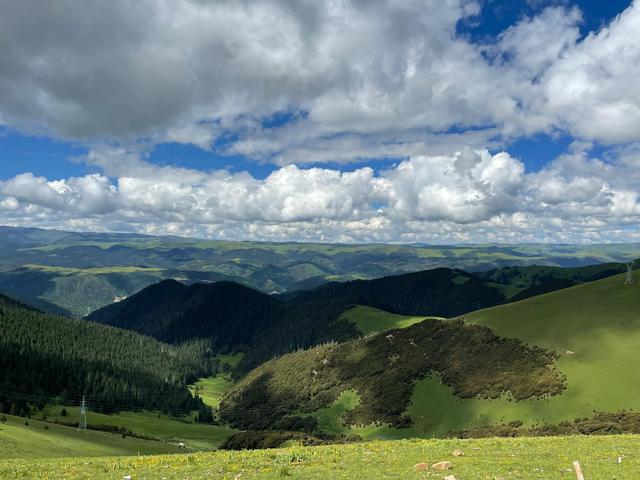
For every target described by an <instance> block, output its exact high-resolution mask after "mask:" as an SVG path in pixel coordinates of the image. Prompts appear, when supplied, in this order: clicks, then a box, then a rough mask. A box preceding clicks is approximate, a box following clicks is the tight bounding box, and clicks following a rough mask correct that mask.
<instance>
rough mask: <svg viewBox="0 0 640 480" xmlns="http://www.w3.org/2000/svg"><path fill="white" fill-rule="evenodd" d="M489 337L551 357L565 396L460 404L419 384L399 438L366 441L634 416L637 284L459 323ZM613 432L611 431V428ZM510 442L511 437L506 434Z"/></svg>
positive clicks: (604, 283)
mask: <svg viewBox="0 0 640 480" xmlns="http://www.w3.org/2000/svg"><path fill="white" fill-rule="evenodd" d="M462 318H463V319H464V320H465V322H468V323H475V324H479V325H483V326H487V327H489V328H491V329H492V331H493V332H494V333H496V334H497V335H500V336H504V337H507V338H517V339H519V340H521V341H522V342H525V343H526V344H528V345H537V346H540V347H543V348H545V349H549V350H554V351H556V352H557V353H558V354H559V355H560V357H559V358H558V360H557V361H556V366H557V368H558V369H559V371H560V372H562V373H563V374H564V375H565V376H566V386H567V388H566V390H565V391H564V392H563V393H562V394H561V395H557V396H553V397H550V398H546V399H531V400H527V401H524V402H513V401H510V400H509V399H508V398H500V399H493V400H485V399H478V398H473V399H461V398H459V397H458V396H456V395H455V394H454V392H453V391H452V389H451V388H449V387H447V386H444V385H442V383H441V382H440V381H439V380H438V379H437V378H435V377H428V378H426V379H424V380H421V381H419V382H418V383H417V384H416V387H415V389H414V391H413V395H412V400H411V405H410V406H409V408H408V410H407V413H408V414H409V415H410V416H411V418H412V419H413V421H414V425H413V426H412V427H411V428H410V429H409V430H407V431H406V432H400V431H398V430H393V429H388V428H379V427H376V428H371V429H368V430H365V431H364V432H363V433H364V434H365V435H384V436H389V437H396V436H405V435H417V436H431V435H438V436H444V435H447V434H448V433H449V432H460V431H462V430H469V429H475V428H479V427H483V426H487V425H496V424H508V423H510V422H523V427H531V426H535V425H543V424H549V425H555V424H558V423H560V422H563V421H573V419H576V418H591V417H592V416H593V415H594V412H618V411H622V410H634V411H638V409H640V373H639V372H640V356H638V355H637V353H636V352H637V346H638V345H640V284H638V283H635V284H633V285H624V275H622V276H621V275H618V276H614V277H610V278H606V279H603V280H599V281H596V282H593V283H587V284H583V285H579V286H576V287H572V288H569V289H565V290H560V291H557V292H553V293H549V294H545V295H541V296H538V297H533V298H530V299H526V300H523V301H520V302H516V303H511V304H508V305H501V306H498V307H493V308H489V309H485V310H480V311H478V312H474V313H471V314H467V315H464V316H463V317H462ZM611 428H613V431H615V428H616V427H615V426H613V425H612V426H611ZM511 434H512V433H511Z"/></svg>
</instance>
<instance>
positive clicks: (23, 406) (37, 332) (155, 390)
mask: <svg viewBox="0 0 640 480" xmlns="http://www.w3.org/2000/svg"><path fill="white" fill-rule="evenodd" d="M0 332H2V335H1V336H0V365H2V368H1V369H0V409H1V410H2V411H4V412H6V413H9V412H11V413H14V412H15V413H17V414H27V413H29V408H30V407H31V406H32V405H33V404H36V405H37V404H40V403H42V401H41V400H40V398H41V397H42V398H44V399H50V398H51V397H55V396H59V397H60V400H62V401H64V402H69V401H77V400H78V399H79V398H80V397H81V396H82V395H87V396H88V397H89V399H90V400H91V402H92V405H94V406H95V408H98V409H101V410H105V411H108V410H117V409H118V408H120V407H119V406H121V408H125V409H126V408H140V407H146V408H158V409H164V410H166V411H179V412H186V411H190V410H196V409H198V408H200V407H203V405H202V403H201V402H200V400H198V399H194V398H193V397H192V396H191V394H190V393H189V390H188V388H187V385H188V384H189V383H191V382H192V381H194V380H196V379H197V378H199V377H200V376H204V375H209V374H211V373H213V372H214V371H215V363H214V361H213V359H212V358H211V356H210V355H208V354H207V348H206V346H205V345H203V344H198V343H191V344H188V345H183V346H171V345H168V344H164V343H161V342H158V341H157V340H154V339H152V338H149V337H145V336H142V335H139V334H136V333H134V332H131V331H126V330H121V329H117V328H113V327H108V326H104V325H99V324H95V323H89V322H85V321H83V320H74V319H69V318H63V317H54V316H50V315H46V314H43V313H40V312H39V311H37V310H34V309H32V308H29V307H26V306H25V305H23V304H21V303H19V302H16V301H14V300H12V299H10V298H8V297H5V296H2V295H0Z"/></svg>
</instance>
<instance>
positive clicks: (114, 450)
mask: <svg viewBox="0 0 640 480" xmlns="http://www.w3.org/2000/svg"><path fill="white" fill-rule="evenodd" d="M5 418H6V421H5V422H2V423H0V458H3V459H17V458H25V459H30V460H33V458H46V457H50V458H56V457H77V456H82V457H93V456H111V455H112V456H118V455H138V454H143V455H151V454H160V453H179V452H180V450H179V449H178V447H177V446H176V445H171V444H169V443H162V442H158V441H151V440H142V439H139V438H134V437H125V438H123V437H122V436H121V435H114V434H112V433H108V432H97V431H93V430H87V431H81V430H78V429H77V428H73V427H66V426H63V425H56V424H52V423H46V422H41V421H38V420H33V419H30V420H28V422H27V423H28V425H25V419H24V418H22V417H15V416H11V415H5ZM4 478H11V477H10V476H8V477H4Z"/></svg>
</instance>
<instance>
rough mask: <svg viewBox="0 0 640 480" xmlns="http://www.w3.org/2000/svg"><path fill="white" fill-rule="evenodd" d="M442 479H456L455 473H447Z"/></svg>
mask: <svg viewBox="0 0 640 480" xmlns="http://www.w3.org/2000/svg"><path fill="white" fill-rule="evenodd" d="M442 480H456V477H454V476H453V475H447V476H446V477H442Z"/></svg>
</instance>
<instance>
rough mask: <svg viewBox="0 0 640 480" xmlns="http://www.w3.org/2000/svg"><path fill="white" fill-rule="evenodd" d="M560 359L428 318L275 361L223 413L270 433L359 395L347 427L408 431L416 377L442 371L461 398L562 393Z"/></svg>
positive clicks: (251, 377) (254, 374) (246, 381)
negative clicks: (288, 420) (295, 417)
mask: <svg viewBox="0 0 640 480" xmlns="http://www.w3.org/2000/svg"><path fill="white" fill-rule="evenodd" d="M555 358H556V354H555V353H554V352H550V351H547V350H543V349H541V348H537V347H529V346H526V345H523V344H522V343H521V342H520V341H518V340H515V339H508V338H501V337H498V336H497V335H495V334H494V333H493V332H492V331H491V330H490V329H489V328H487V327H484V326H480V325H469V324H465V323H463V322H462V321H439V320H427V321H424V322H422V323H419V324H416V325H413V326H411V327H409V328H405V329H400V330H392V331H388V332H385V333H382V334H378V335H375V336H372V337H367V338H362V339H358V340H352V341H349V342H345V343H341V344H328V345H323V346H319V347H316V348H312V349H310V350H304V351H298V352H294V353H291V354H288V355H285V356H283V357H280V358H277V359H274V360H271V361H269V362H267V363H265V364H263V365H261V366H260V367H258V368H256V369H254V370H253V371H251V372H250V373H249V374H248V375H247V376H245V377H244V378H243V379H242V380H241V381H240V382H239V383H238V384H237V385H236V387H235V388H234V389H233V390H232V391H231V392H229V394H228V395H227V396H226V397H225V398H224V399H223V400H222V402H221V405H220V412H219V413H220V417H221V418H222V420H224V421H227V422H229V423H230V424H231V425H233V426H235V427H238V428H243V429H253V430H260V429H268V428H271V427H272V426H273V425H276V424H278V423H281V422H282V418H283V417H286V416H289V415H292V414H295V413H298V414H300V413H305V412H313V411H315V410H317V409H319V408H323V407H326V406H328V405H330V404H331V403H333V402H334V401H335V400H336V399H337V398H338V397H339V395H340V394H341V392H343V391H345V390H355V391H357V392H358V394H359V395H360V398H361V402H360V404H359V405H358V406H356V408H355V409H353V410H351V411H350V412H348V413H347V415H346V418H345V421H346V423H347V424H370V423H374V422H386V423H389V424H391V425H394V426H396V427H403V426H408V425H410V424H411V419H410V418H409V417H407V416H405V415H404V412H405V410H406V408H407V406H408V405H409V401H410V398H411V393H412V390H413V387H414V383H415V381H416V380H418V379H421V378H424V377H425V376H427V375H431V374H436V375H438V376H439V377H440V379H441V381H442V382H443V383H444V384H445V385H449V386H451V387H452V388H453V391H454V393H455V394H456V395H457V396H459V397H461V398H470V397H483V398H497V397H499V396H501V395H503V394H507V395H510V396H511V397H512V398H513V399H515V400H523V399H527V398H531V397H542V396H547V395H556V394H559V393H560V392H562V390H563V389H564V387H565V384H564V382H565V379H564V376H563V375H562V374H561V373H560V372H559V371H558V370H556V369H555V367H554V366H553V362H554V360H555Z"/></svg>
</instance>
